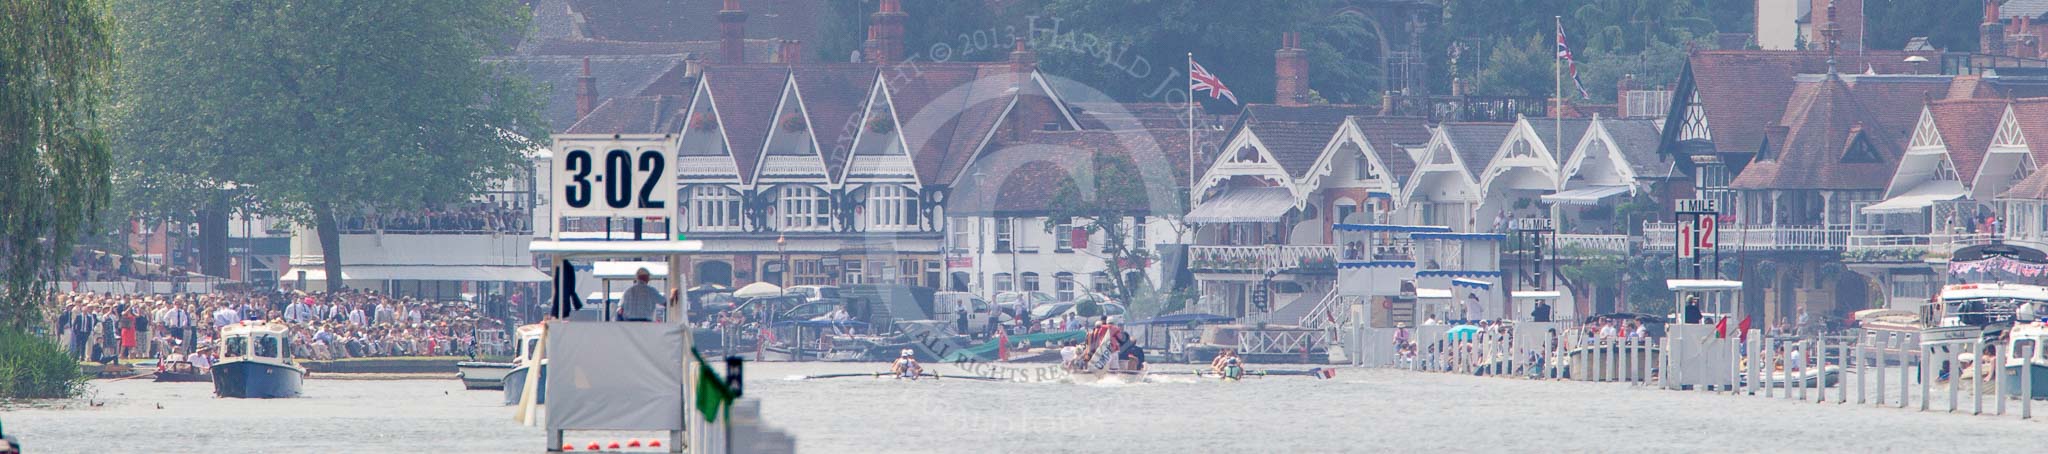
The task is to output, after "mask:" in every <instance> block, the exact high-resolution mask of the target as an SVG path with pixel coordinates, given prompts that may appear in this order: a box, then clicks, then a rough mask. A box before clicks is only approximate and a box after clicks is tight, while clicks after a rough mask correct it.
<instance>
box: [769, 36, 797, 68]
mask: <svg viewBox="0 0 2048 454" xmlns="http://www.w3.org/2000/svg"><path fill="white" fill-rule="evenodd" d="M803 61H804V42H803V41H801V40H794V39H785V40H782V41H781V43H780V44H779V45H778V46H776V48H775V62H776V63H781V64H785V65H794V64H797V63H803Z"/></svg>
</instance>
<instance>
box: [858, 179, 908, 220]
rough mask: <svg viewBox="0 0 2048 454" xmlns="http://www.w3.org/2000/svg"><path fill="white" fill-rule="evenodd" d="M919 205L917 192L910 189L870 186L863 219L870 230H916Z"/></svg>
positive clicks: (895, 186)
mask: <svg viewBox="0 0 2048 454" xmlns="http://www.w3.org/2000/svg"><path fill="white" fill-rule="evenodd" d="M917 205H918V204H917V191H913V190H911V189H910V188H908V187H904V186H902V185H894V184H885V185H875V186H869V187H868V188H867V204H866V207H865V208H863V211H864V216H863V218H864V219H865V220H866V221H867V226H868V229H869V230H910V229H916V228H917V224H918V222H917V220H918V206H917Z"/></svg>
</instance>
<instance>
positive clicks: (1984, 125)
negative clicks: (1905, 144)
mask: <svg viewBox="0 0 2048 454" xmlns="http://www.w3.org/2000/svg"><path fill="white" fill-rule="evenodd" d="M2006 105H2007V102H2006V101H2005V100H2002V99H1945V100H1940V101H1935V102H1933V103H1930V104H1928V106H1927V110H1928V113H1929V114H1931V115H1933V117H1934V128H1935V130H1937V131H1940V132H1941V140H1942V143H1944V144H1946V145H1948V158H1949V160H1950V161H1953V162H1954V163H1955V165H1956V174H1957V175H1958V176H1960V177H1962V180H1963V181H1965V182H1969V181H1975V180H1976V178H1977V170H1978V168H1979V167H1982V165H1983V162H1984V154H1985V153H1986V152H1988V151H1990V149H1991V136H1992V135H1993V134H1995V133H1997V132H1998V120H1999V119H2000V118H2001V117H2004V116H2005V106H2006ZM1911 130H1912V129H1907V131H1911ZM1907 139H1908V140H1911V137H1910V136H1909V137H1907Z"/></svg>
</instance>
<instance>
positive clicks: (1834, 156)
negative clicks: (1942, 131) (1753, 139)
mask: <svg viewBox="0 0 2048 454" xmlns="http://www.w3.org/2000/svg"><path fill="white" fill-rule="evenodd" d="M1855 82H1856V85H1854V86H1851V84H1850V82H1849V81H1847V80H1845V79H1844V78H1842V77H1837V76H1832V75H1828V76H1820V77H1818V78H1807V80H1804V81H1801V82H1800V83H1799V85H1798V86H1797V87H1795V90H1794V91H1793V93H1792V95H1791V96H1790V97H1789V99H1790V102H1788V103H1786V108H1785V113H1784V116H1783V118H1781V119H1780V120H1779V121H1778V123H1777V125H1776V128H1773V131H1772V132H1771V134H1772V135H1773V136H1776V135H1777V134H1779V133H1780V131H1782V134H1783V139H1782V140H1779V139H1777V138H1776V137H1773V140H1774V142H1773V143H1771V144H1770V147H1769V149H1768V150H1765V153H1761V154H1759V155H1758V156H1757V158H1756V161H1754V162H1751V163H1750V164H1749V166H1748V168H1746V169H1744V170H1743V171H1742V174H1741V175H1738V176H1736V177H1735V180H1734V181H1733V182H1731V183H1730V186H1731V187H1734V188H1737V189H1838V190H1867V189H1883V188H1884V187H1885V185H1886V184H1887V183H1888V179H1889V178H1888V177H1889V176H1890V175H1891V174H1892V173H1893V172H1894V171H1895V170H1897V164H1898V159H1899V157H1900V156H1902V155H1903V154H1904V151H1905V141H1906V140H1907V139H1908V136H1907V132H1909V131H1912V123H1913V122H1914V121H1916V120H1917V119H1918V114H1919V112H1918V110H1917V109H1913V108H1912V106H1913V104H1914V103H1915V102H1916V101H1918V102H1924V100H1925V99H1928V98H1931V97H1933V96H1934V95H1936V94H1939V93H1944V92H1946V91H1947V89H1948V84H1947V83H1946V80H1945V79H1934V78H1900V79H1889V78H1857V79H1855ZM1858 141H1862V142H1865V143H1868V144H1869V147H1870V149H1871V150H1874V152H1873V153H1871V154H1872V156H1870V158H1869V159H1868V160H1867V161H1865V160H1861V159H1854V158H1853V156H1852V154H1853V155H1855V156H1860V155H1861V154H1862V151H1858V150H1857V149H1856V148H1855V147H1857V146H1858V145H1857V144H1858Z"/></svg>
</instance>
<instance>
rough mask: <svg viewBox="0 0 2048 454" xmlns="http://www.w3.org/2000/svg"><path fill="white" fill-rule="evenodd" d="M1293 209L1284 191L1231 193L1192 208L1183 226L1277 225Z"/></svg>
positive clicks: (1270, 189) (1276, 189)
mask: <svg viewBox="0 0 2048 454" xmlns="http://www.w3.org/2000/svg"><path fill="white" fill-rule="evenodd" d="M1293 208H1294V194H1293V193H1291V192H1288V191H1287V188H1245V189H1232V190H1230V192H1225V193H1223V195H1220V196H1216V198H1213V199H1209V200H1207V201H1204V202H1202V204H1201V205H1195V209H1194V210H1191V211H1188V217H1187V222H1191V223H1196V224H1222V223H1230V222H1279V221H1280V218H1281V217H1283V216H1286V215H1287V210H1289V209H1293Z"/></svg>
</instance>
